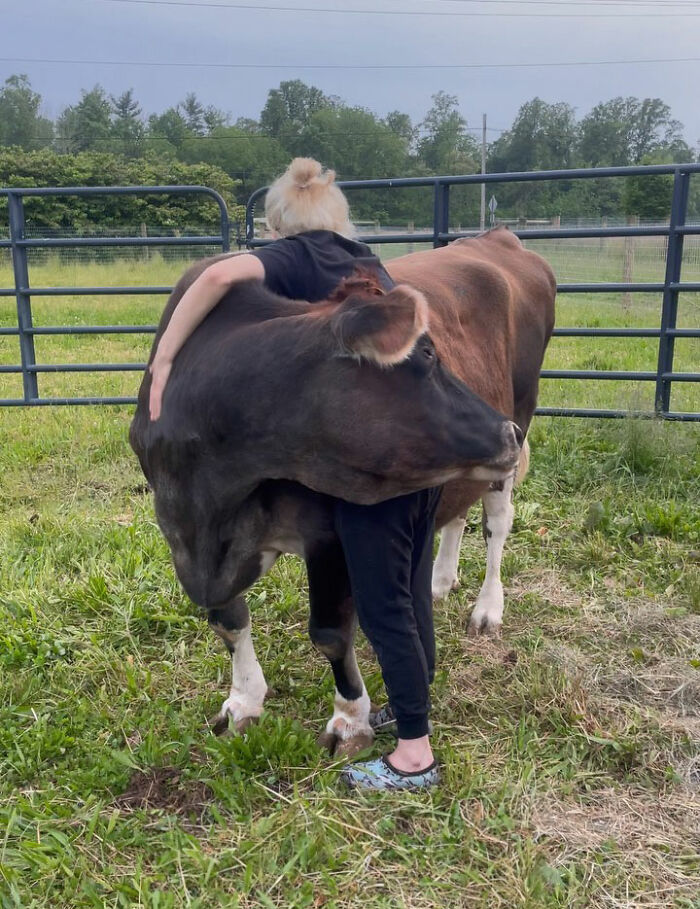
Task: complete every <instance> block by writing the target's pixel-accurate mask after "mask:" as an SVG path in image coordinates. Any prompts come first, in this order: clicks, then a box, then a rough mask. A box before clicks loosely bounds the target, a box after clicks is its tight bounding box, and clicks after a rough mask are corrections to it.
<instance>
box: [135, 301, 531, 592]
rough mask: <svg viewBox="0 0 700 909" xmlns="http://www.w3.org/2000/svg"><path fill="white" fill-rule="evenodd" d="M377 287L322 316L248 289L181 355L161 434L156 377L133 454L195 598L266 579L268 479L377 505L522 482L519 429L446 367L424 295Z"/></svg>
mask: <svg viewBox="0 0 700 909" xmlns="http://www.w3.org/2000/svg"><path fill="white" fill-rule="evenodd" d="M369 290H370V292H369V293H368V292H367V291H368V288H363V289H361V291H360V292H357V291H356V290H353V289H352V288H350V289H349V292H348V293H347V295H345V298H344V299H342V301H334V302H329V303H327V304H322V305H317V306H310V305H308V304H304V303H291V302H290V301H287V300H281V299H279V298H277V297H274V296H272V295H271V294H269V293H268V292H267V291H266V290H265V289H264V288H263V287H262V286H261V285H260V284H258V283H249V284H245V285H241V286H239V287H238V288H236V289H235V290H234V291H231V292H230V293H229V294H228V295H227V297H226V298H224V300H223V301H222V302H221V303H220V304H219V306H217V307H216V309H215V310H214V311H213V312H212V313H211V315H210V316H209V317H208V318H207V319H206V320H205V322H204V323H203V324H202V325H201V326H200V328H199V329H198V330H197V331H196V332H195V333H194V335H193V336H192V337H191V338H190V339H189V340H188V342H187V343H186V345H185V346H184V347H183V349H182V351H181V352H180V354H179V356H178V358H177V360H176V361H175V364H174V368H173V370H172V373H171V376H170V380H169V383H168V386H167V388H166V392H165V395H164V400H163V411H162V415H161V418H160V419H159V420H158V421H157V422H156V423H152V422H151V421H149V418H148V403H147V402H148V391H149V386H150V378H149V376H148V375H146V377H145V379H144V382H143V384H142V388H141V391H140V395H139V405H138V408H137V412H136V416H135V418H134V422H133V424H132V430H131V440H132V445H133V447H134V449H135V450H136V452H137V454H138V455H139V458H140V460H141V463H142V466H143V468H144V471H145V473H146V475H147V476H148V478H149V480H150V482H151V485H152V487H153V489H154V493H155V501H156V511H157V514H158V519H159V523H160V524H161V527H162V529H163V531H164V533H165V535H166V537H167V539H168V541H169V543H170V546H171V549H172V552H173V557H174V561H175V564H176V567H177V568H178V574H179V576H180V578H181V580H182V582H183V585H184V586H185V588H186V589H187V590H188V593H189V594H190V596H192V598H193V599H195V600H196V601H198V602H200V603H203V604H204V603H208V604H211V603H212V602H215V601H218V600H220V599H221V598H222V597H223V595H224V592H225V591H227V590H228V591H230V593H231V594H235V593H238V592H240V591H241V590H243V589H245V587H247V586H249V585H250V584H251V583H252V582H253V581H254V580H255V579H256V578H257V577H258V576H259V574H260V573H261V572H262V570H263V568H264V567H265V560H266V557H265V553H266V552H267V551H268V550H269V549H274V548H275V547H274V546H273V542H274V541H273V540H272V537H274V523H275V520H276V519H275V516H274V504H271V503H270V488H271V484H270V481H274V480H278V481H281V480H285V481H290V480H291V481H295V482H296V483H299V484H302V485H303V486H304V487H307V488H308V489H311V490H314V491H316V492H317V493H322V494H324V495H331V496H336V497H340V498H344V499H348V500H350V501H354V502H357V503H360V504H371V503H373V502H378V501H381V500H382V499H387V498H391V497H393V496H397V495H401V494H405V493H408V492H411V491H414V490H417V489H421V488H425V487H428V486H434V485H438V484H440V483H443V482H445V481H446V480H448V479H450V478H453V477H456V476H458V475H460V474H465V475H469V476H471V477H473V478H474V479H484V480H487V479H488V480H495V479H500V478H502V477H505V476H506V475H507V474H508V473H509V472H511V471H512V470H514V468H515V466H516V463H517V460H518V457H519V450H520V441H521V438H520V437H519V430H517V427H515V426H514V424H513V423H511V422H510V421H509V420H507V419H506V418H505V417H503V416H502V415H501V414H499V413H497V412H496V411H495V410H493V409H492V408H491V407H489V406H488V405H487V404H486V403H485V402H484V401H483V400H482V399H481V398H479V397H478V396H477V395H475V394H474V393H473V392H472V391H470V390H469V388H467V387H466V385H464V384H463V383H462V382H460V381H459V380H458V379H457V378H455V376H453V375H452V374H451V373H450V372H449V371H448V370H446V369H445V368H444V366H443V365H442V364H441V362H440V360H439V358H438V356H437V354H436V351H435V347H434V345H433V343H432V341H431V339H430V334H429V314H428V307H427V304H426V301H425V299H424V298H423V296H422V295H421V294H419V293H418V292H417V291H415V290H412V289H411V288H408V287H396V288H395V289H394V290H392V291H391V292H389V293H386V294H384V293H380V292H379V291H373V290H371V289H369ZM171 304H172V300H171ZM172 308H173V306H172V305H171V307H170V308H169V311H166V315H167V314H168V312H172ZM272 486H274V484H272ZM263 491H266V492H265V494H263ZM278 548H279V547H278Z"/></svg>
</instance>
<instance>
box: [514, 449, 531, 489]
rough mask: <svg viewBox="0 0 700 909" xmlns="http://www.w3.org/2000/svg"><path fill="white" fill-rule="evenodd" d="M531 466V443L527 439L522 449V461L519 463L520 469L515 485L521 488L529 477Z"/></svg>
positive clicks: (516, 474)
mask: <svg viewBox="0 0 700 909" xmlns="http://www.w3.org/2000/svg"><path fill="white" fill-rule="evenodd" d="M529 466H530V443H529V442H528V440H527V439H525V441H524V442H523V447H522V448H521V449H520V460H519V461H518V469H517V470H516V472H515V485H516V486H519V485H520V484H521V483H522V481H523V480H524V479H525V477H526V476H527V471H528V467H529Z"/></svg>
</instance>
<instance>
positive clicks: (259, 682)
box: [219, 622, 267, 723]
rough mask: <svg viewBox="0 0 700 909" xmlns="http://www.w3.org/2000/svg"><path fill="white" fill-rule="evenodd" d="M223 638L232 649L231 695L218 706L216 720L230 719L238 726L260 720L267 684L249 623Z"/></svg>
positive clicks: (227, 633) (229, 632) (228, 632)
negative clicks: (217, 717) (258, 718)
mask: <svg viewBox="0 0 700 909" xmlns="http://www.w3.org/2000/svg"><path fill="white" fill-rule="evenodd" d="M226 637H227V638H228V640H229V641H230V642H231V644H233V647H234V652H233V654H232V655H231V692H230V694H229V696H228V697H227V698H226V700H225V701H224V703H223V704H222V705H221V710H220V711H219V718H220V719H224V718H225V717H227V716H231V717H233V720H234V722H236V723H238V722H240V721H241V720H245V719H248V718H250V717H259V716H260V714H261V713H262V709H263V701H264V700H265V694H266V693H267V683H266V682H265V676H264V675H263V671H262V669H261V668H260V663H258V658H257V657H256V656H255V648H254V647H253V638H252V637H251V634H250V622H249V623H248V624H247V625H246V627H245V628H242V629H241V630H240V631H227V632H226Z"/></svg>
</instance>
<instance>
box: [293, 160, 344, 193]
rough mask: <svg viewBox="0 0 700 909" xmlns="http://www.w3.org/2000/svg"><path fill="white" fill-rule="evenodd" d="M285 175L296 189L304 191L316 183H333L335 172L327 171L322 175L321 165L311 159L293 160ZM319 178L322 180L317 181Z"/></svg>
mask: <svg viewBox="0 0 700 909" xmlns="http://www.w3.org/2000/svg"><path fill="white" fill-rule="evenodd" d="M287 173H288V174H289V178H290V180H291V181H292V183H293V184H294V185H295V186H296V187H297V188H298V189H306V187H307V186H311V184H312V183H316V182H320V183H323V184H326V185H328V184H330V183H334V182H335V171H334V170H327V171H326V172H325V173H324V172H323V165H322V164H320V162H318V161H315V160H314V159H313V158H295V159H294V160H293V161H292V163H291V164H290V165H289V167H288V168H287ZM320 177H323V179H322V180H319V178H320Z"/></svg>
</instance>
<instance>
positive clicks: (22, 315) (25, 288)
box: [7, 192, 39, 404]
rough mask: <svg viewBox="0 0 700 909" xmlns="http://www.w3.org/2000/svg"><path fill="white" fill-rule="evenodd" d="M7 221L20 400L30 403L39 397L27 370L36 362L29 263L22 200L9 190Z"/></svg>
mask: <svg viewBox="0 0 700 909" xmlns="http://www.w3.org/2000/svg"><path fill="white" fill-rule="evenodd" d="M7 207H8V212H9V222H10V243H11V244H12V247H11V248H12V269H13V271H14V277H15V297H16V299H17V328H18V330H19V351H20V356H21V358H22V385H23V387H24V402H25V404H31V402H32V400H34V399H35V398H38V397H39V388H38V382H37V374H36V373H35V372H33V371H31V367H32V366H35V365H36V355H35V352H34V335H33V334H32V332H31V329H32V298H31V296H30V294H29V266H28V264H27V248H26V246H20V245H19V241H20V240H24V202H23V199H22V195H21V193H17V192H10V193H8V196H7Z"/></svg>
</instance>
